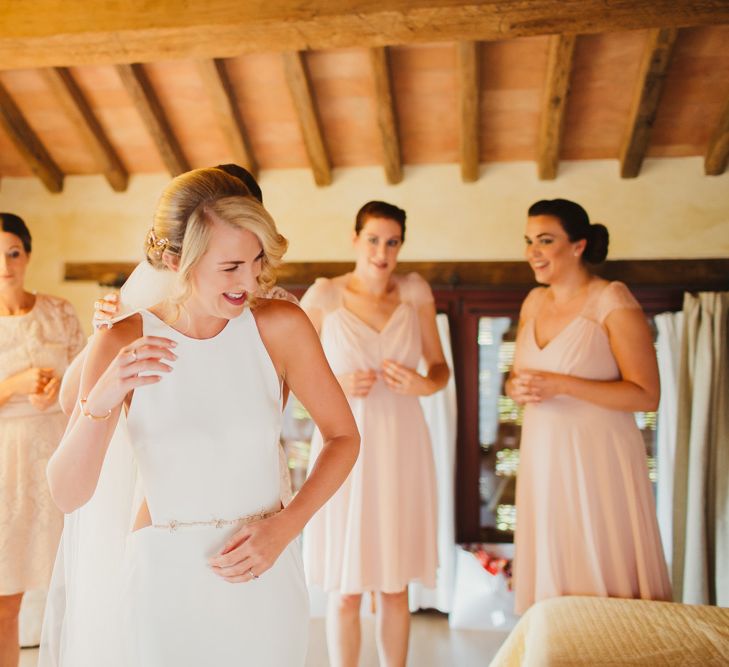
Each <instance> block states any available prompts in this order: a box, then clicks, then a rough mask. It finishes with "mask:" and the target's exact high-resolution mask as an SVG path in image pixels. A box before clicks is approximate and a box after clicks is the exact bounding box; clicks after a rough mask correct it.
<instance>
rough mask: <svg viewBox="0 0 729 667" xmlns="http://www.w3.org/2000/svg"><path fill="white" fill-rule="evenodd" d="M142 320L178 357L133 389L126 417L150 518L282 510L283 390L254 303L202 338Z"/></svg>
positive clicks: (156, 520)
mask: <svg viewBox="0 0 729 667" xmlns="http://www.w3.org/2000/svg"><path fill="white" fill-rule="evenodd" d="M141 316H142V321H143V330H144V335H152V336H164V337H167V338H170V339H172V340H174V341H175V342H176V343H177V347H175V348H174V351H175V354H177V356H178V359H177V360H176V361H174V362H171V365H172V367H173V371H172V372H171V373H169V374H163V375H162V380H161V381H160V382H158V383H156V384H152V385H147V386H143V387H140V388H138V389H136V390H135V392H134V397H133V399H132V404H131V407H130V410H129V415H128V425H129V434H130V438H131V442H132V446H133V449H134V454H135V458H136V460H137V465H138V467H139V472H140V476H141V479H142V485H143V490H144V493H145V497H146V499H147V504H148V506H149V511H150V514H151V516H152V521H153V523H155V524H157V523H168V522H170V521H182V522H187V521H211V520H215V519H223V520H232V519H236V518H238V517H244V516H249V515H252V514H256V513H258V512H264V511H270V510H275V509H278V507H279V485H280V483H279V462H278V442H279V435H280V429H281V387H280V383H279V379H278V376H277V374H276V370H275V368H274V366H273V362H272V361H271V358H270V357H269V355H268V351H267V350H266V348H265V346H264V344H263V341H262V340H261V337H260V334H259V332H258V328H257V326H256V322H255V319H254V317H253V314H252V313H251V311H250V309H246V310H245V311H244V312H243V313H242V314H241V315H240V316H239V317H237V318H235V319H233V320H230V321H229V322H228V324H227V325H226V326H225V328H224V329H223V330H222V331H221V332H220V333H219V334H218V335H216V336H214V337H213V338H209V339H204V340H198V339H193V338H189V337H187V336H185V335H183V334H181V333H179V332H177V331H175V330H174V329H172V328H171V327H170V326H168V325H167V324H165V323H164V322H163V321H162V320H160V319H159V318H157V317H156V316H155V315H153V314H151V313H149V312H148V311H141Z"/></svg>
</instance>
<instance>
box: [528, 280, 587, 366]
mask: <svg viewBox="0 0 729 667" xmlns="http://www.w3.org/2000/svg"><path fill="white" fill-rule="evenodd" d="M595 284H597V281H595V280H592V281H590V283H588V285H587V298H586V299H585V302H584V303H583V304H582V308H580V311H579V312H578V313H577V315H575V316H574V317H573V318H572V319H571V320H570V321H569V322H567V324H565V325H564V326H563V327H562V328H561V329H560V330H559V331H558V332H557V333H556V334H555V335H554V336H552V337H551V338H550V339H549V340H548V341H547V342H546V343H545V344H544V345H540V344H539V340H537V317H536V316H537V314H538V313H539V309H540V308H541V307H542V302H541V301H540V303H539V304H538V306H537V309H536V313H535V314H534V317H532V339H533V340H534V345H535V346H536V348H537V350H539V351H540V352H544V350H546V349H547V348H548V347H549V346H550V345H551V344H552V343H553V342H554V341H555V340H557V339H558V338H559V337H560V336H561V335H562V334H563V333H564V332H565V331H567V330H568V329H571V328H572V325H573V324H575V322H577V321H578V320H581V319H583V318H584V314H585V311H586V310H587V306H588V304H589V303H590V300H591V299H592V298H593V296H594V295H593V294H592V292H593V290H594V285H595ZM544 296H546V292H545V295H544ZM543 299H544V297H542V300H543Z"/></svg>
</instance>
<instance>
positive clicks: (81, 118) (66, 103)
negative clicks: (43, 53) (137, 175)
mask: <svg viewBox="0 0 729 667" xmlns="http://www.w3.org/2000/svg"><path fill="white" fill-rule="evenodd" d="M43 75H44V77H45V79H46V82H47V83H48V86H49V88H50V89H51V90H52V91H53V93H54V95H55V96H56V98H57V99H58V101H59V102H60V104H61V106H62V107H63V109H64V110H65V112H66V115H67V116H68V118H69V119H70V120H71V122H72V123H73V125H74V127H75V128H76V130H77V131H78V133H79V135H80V136H81V137H82V138H83V140H84V142H85V143H86V146H87V147H88V149H89V150H90V151H91V153H92V155H93V156H94V159H95V161H96V164H97V166H98V168H99V170H100V171H101V172H102V173H103V174H104V176H105V177H106V180H107V181H109V185H111V187H112V188H113V189H114V190H116V191H117V192H123V191H124V190H126V189H127V184H128V182H129V174H128V173H127V170H126V169H125V167H124V165H123V164H122V162H121V160H120V159H119V156H118V155H117V153H116V151H115V150H114V147H113V146H112V145H111V142H110V141H109V139H108V137H107V136H106V133H105V132H104V130H103V128H102V127H101V125H100V124H99V121H98V120H97V118H96V116H95V115H94V112H93V110H92V109H91V107H90V105H89V103H88V101H87V100H86V98H85V97H84V95H83V93H82V92H81V89H80V88H79V87H78V84H77V83H76V81H75V80H74V78H73V76H72V75H71V72H70V71H69V70H68V69H67V68H65V67H57V68H50V69H44V70H43Z"/></svg>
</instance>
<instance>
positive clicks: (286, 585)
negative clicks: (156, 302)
mask: <svg viewBox="0 0 729 667" xmlns="http://www.w3.org/2000/svg"><path fill="white" fill-rule="evenodd" d="M141 316H142V320H143V328H144V335H152V336H165V337H168V338H171V339H173V340H175V341H176V342H177V347H176V348H175V353H176V354H177V355H178V359H177V360H176V361H175V362H173V364H172V365H173V368H174V370H173V371H172V372H171V373H170V374H169V375H165V376H163V379H162V380H161V381H160V382H159V383H157V384H153V385H148V386H145V387H141V388H139V389H137V390H136V391H135V394H134V397H133V400H132V404H131V407H130V409H129V412H128V415H127V424H128V429H129V436H130V440H131V443H132V447H133V450H134V456H135V458H136V461H137V466H138V469H139V474H140V478H141V480H142V482H141V486H142V491H143V494H144V496H145V498H146V500H147V504H148V507H149V511H150V514H151V517H152V524H153V525H152V526H150V527H147V528H142V529H140V530H137V531H135V532H133V533H131V534H130V535H129V537H128V548H127V572H126V574H125V576H126V584H127V585H126V586H125V591H124V594H123V596H122V609H123V611H124V613H123V618H124V626H125V628H126V637H127V640H125V641H124V642H123V643H124V647H125V652H126V653H127V661H128V663H129V664H130V665H134V666H135V667H167V666H169V667H185V666H189V667H193V666H195V667H198V666H199V665H223V664H224V665H241V666H243V665H245V666H250V667H288V666H290V665H303V664H304V660H305V657H306V648H307V630H308V596H307V591H306V586H305V583H304V577H303V569H302V564H301V555H300V548H299V542H298V541H296V542H294V543H292V544H290V545H289V546H288V547H287V548H286V549H285V550H284V551H283V553H282V554H281V555H280V557H279V558H278V560H277V561H276V563H275V564H274V565H273V567H272V568H271V569H270V570H268V571H267V572H264V573H263V574H262V575H261V576H260V578H258V579H257V580H255V581H252V582H248V583H238V584H231V583H228V582H226V581H225V580H224V579H222V578H221V577H219V576H218V575H216V574H214V573H213V571H212V570H211V569H210V568H209V567H208V566H207V559H208V558H209V557H210V556H212V555H213V554H215V553H217V552H218V550H219V549H220V548H221V547H222V546H223V545H224V544H225V542H226V541H227V540H228V538H229V537H230V536H231V535H232V534H233V533H234V532H235V531H236V530H237V528H238V526H239V525H240V524H238V525H235V524H233V523H231V522H233V521H235V520H237V519H241V518H246V517H252V516H254V515H259V514H263V513H270V512H276V511H278V510H279V508H280V506H281V505H280V477H279V458H278V456H279V450H278V442H279V432H280V428H281V383H280V381H279V378H278V376H277V374H276V370H275V368H274V366H273V363H272V361H271V359H270V357H269V355H268V352H267V350H266V348H265V346H264V344H263V341H262V340H261V337H260V335H259V333H258V329H257V326H256V322H255V318H254V316H253V314H252V313H251V311H250V309H248V308H247V309H246V310H245V311H244V312H243V314H242V315H240V316H239V317H237V318H235V319H233V320H230V321H229V322H228V324H227V325H226V326H225V328H224V329H223V330H222V331H221V332H220V333H219V334H218V335H217V336H215V337H213V338H210V339H205V340H198V339H193V338H189V337H187V336H184V335H182V334H180V333H178V332H177V331H175V330H174V329H172V328H171V327H169V326H168V325H167V324H165V323H164V322H162V321H161V320H160V319H158V318H157V317H156V316H154V315H153V314H151V313H149V312H148V311H141ZM189 524H194V525H189Z"/></svg>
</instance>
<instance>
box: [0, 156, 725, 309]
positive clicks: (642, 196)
mask: <svg viewBox="0 0 729 667" xmlns="http://www.w3.org/2000/svg"><path fill="white" fill-rule="evenodd" d="M168 180H169V179H168V178H167V177H166V176H164V175H152V176H136V177H134V178H132V179H131V182H130V187H129V189H128V190H127V191H126V192H124V193H114V192H113V191H112V190H111V188H110V187H109V186H108V184H107V183H106V181H104V180H103V179H102V178H99V177H88V176H79V177H69V178H67V179H66V185H65V188H64V192H63V193H62V194H59V195H53V194H50V193H48V192H47V191H46V190H45V189H44V188H43V186H42V185H41V184H40V181H38V180H37V179H11V178H7V179H3V181H2V187H1V188H0V210H3V211H12V212H14V213H17V214H18V215H21V216H22V217H23V218H24V219H25V220H26V222H27V223H28V225H29V226H30V228H31V231H32V233H33V236H34V245H35V251H34V253H33V255H34V256H33V262H32V265H31V269H30V272H29V276H28V286H29V287H30V288H32V289H37V290H39V291H43V292H48V293H51V294H58V295H61V296H65V297H66V298H68V299H70V300H71V301H72V302H73V303H74V305H75V306H76V307H77V309H78V311H79V314H80V315H81V316H82V318H83V319H84V321H88V319H89V318H90V316H91V303H92V302H93V300H94V299H95V298H96V297H97V295H98V293H99V289H98V288H97V287H96V286H95V285H89V284H82V283H68V282H64V281H63V280H62V274H63V264H64V262H67V261H73V262H82V261H120V260H123V261H132V260H136V259H138V258H140V248H141V243H142V240H143V238H144V235H145V232H146V230H147V229H148V228H149V225H150V221H151V214H152V211H153V209H154V206H155V203H156V200H157V197H158V196H159V193H160V191H161V190H162V188H163V187H164V185H165V184H166V183H167V182H168ZM260 182H261V187H262V189H263V192H264V198H265V201H266V205H267V207H268V208H269V210H270V211H271V213H272V214H273V216H274V218H275V219H276V221H277V222H278V224H279V226H280V228H281V231H282V232H283V233H284V234H285V235H286V236H287V237H288V238H289V240H290V243H291V245H290V249H289V253H288V255H287V258H288V259H289V260H290V261H315V260H331V261H333V260H348V259H349V258H350V257H351V248H350V239H351V227H352V225H353V220H354V214H355V212H356V211H357V209H358V208H359V206H361V205H362V204H363V203H364V202H365V201H367V200H369V199H384V200H386V201H390V202H392V203H394V204H397V205H398V206H401V207H403V208H405V209H406V210H407V212H408V234H407V241H406V243H405V246H404V248H403V251H402V254H401V259H403V260H513V259H520V258H521V256H522V230H523V222H524V215H525V211H526V209H527V207H528V206H529V204H531V203H532V202H533V201H535V200H537V199H542V198H554V197H566V198H568V199H574V200H576V201H578V202H580V203H581V204H582V205H583V206H585V208H586V209H587V210H588V212H589V213H590V215H591V217H592V219H593V221H596V222H602V223H604V224H606V225H607V227H608V229H609V230H610V236H611V243H610V255H609V257H610V258H612V259H638V258H640V259H658V258H661V259H665V258H699V257H729V172H728V173H726V174H724V175H723V176H718V177H707V176H704V175H703V161H702V159H700V158H674V159H662V160H646V162H645V164H644V166H643V170H642V172H641V175H640V176H639V177H638V178H636V179H631V180H625V179H621V178H620V177H619V175H618V165H617V163H616V162H615V161H589V162H586V161H580V162H563V163H561V164H560V171H559V176H558V178H557V179H556V180H554V181H540V180H538V179H537V176H536V168H535V166H534V164H533V163H531V162H530V163H503V164H494V165H486V166H484V167H482V172H481V178H480V180H479V181H478V182H477V183H472V184H466V183H463V182H461V179H460V173H459V169H458V167H457V166H456V165H436V166H420V167H407V168H406V169H405V178H404V181H403V182H402V183H401V184H399V185H396V186H388V185H387V184H385V182H384V175H383V171H382V169H380V168H357V169H342V170H336V171H335V172H334V183H333V184H332V185H331V186H329V187H326V188H318V187H316V186H315V185H314V182H313V179H312V176H311V173H310V172H309V171H308V170H280V171H268V172H263V173H262V175H261V179H260Z"/></svg>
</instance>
